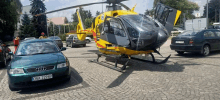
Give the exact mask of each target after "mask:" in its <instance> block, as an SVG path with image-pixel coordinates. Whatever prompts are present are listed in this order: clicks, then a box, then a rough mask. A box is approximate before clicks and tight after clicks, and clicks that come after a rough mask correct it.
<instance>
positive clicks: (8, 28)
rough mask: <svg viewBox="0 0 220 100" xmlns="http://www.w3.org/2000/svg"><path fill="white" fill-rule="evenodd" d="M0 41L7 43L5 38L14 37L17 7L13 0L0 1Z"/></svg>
mask: <svg viewBox="0 0 220 100" xmlns="http://www.w3.org/2000/svg"><path fill="white" fill-rule="evenodd" d="M0 9H1V10H0V34H1V35H0V39H1V40H3V41H7V40H6V38H4V37H5V36H7V35H9V36H11V37H12V36H14V32H15V30H16V25H17V22H18V17H19V16H18V13H17V5H16V2H15V1H14V0H0Z"/></svg>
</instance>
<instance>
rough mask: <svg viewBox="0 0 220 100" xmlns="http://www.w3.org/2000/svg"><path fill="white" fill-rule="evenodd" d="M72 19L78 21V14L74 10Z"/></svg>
mask: <svg viewBox="0 0 220 100" xmlns="http://www.w3.org/2000/svg"><path fill="white" fill-rule="evenodd" d="M72 19H73V22H78V16H77V13H76V12H75V13H74V14H73V15H72Z"/></svg>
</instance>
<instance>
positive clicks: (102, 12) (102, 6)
mask: <svg viewBox="0 0 220 100" xmlns="http://www.w3.org/2000/svg"><path fill="white" fill-rule="evenodd" d="M102 1H103V0H102ZM102 13H103V3H102Z"/></svg>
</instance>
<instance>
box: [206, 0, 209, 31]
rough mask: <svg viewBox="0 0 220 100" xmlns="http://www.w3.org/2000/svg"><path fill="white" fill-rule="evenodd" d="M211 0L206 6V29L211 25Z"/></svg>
mask: <svg viewBox="0 0 220 100" xmlns="http://www.w3.org/2000/svg"><path fill="white" fill-rule="evenodd" d="M208 1H209V0H207V8H206V29H208V27H209V2H208Z"/></svg>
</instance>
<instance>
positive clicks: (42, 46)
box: [16, 41, 59, 56]
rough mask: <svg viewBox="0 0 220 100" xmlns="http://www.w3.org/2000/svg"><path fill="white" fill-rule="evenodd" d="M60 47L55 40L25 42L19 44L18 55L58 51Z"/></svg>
mask: <svg viewBox="0 0 220 100" xmlns="http://www.w3.org/2000/svg"><path fill="white" fill-rule="evenodd" d="M56 52H59V49H58V48H57V46H56V45H55V44H54V43H53V42H51V41H50V42H48V41H47V42H31V43H23V44H20V45H19V48H18V49H17V52H16V55H17V56H25V55H34V54H46V53H56Z"/></svg>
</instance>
